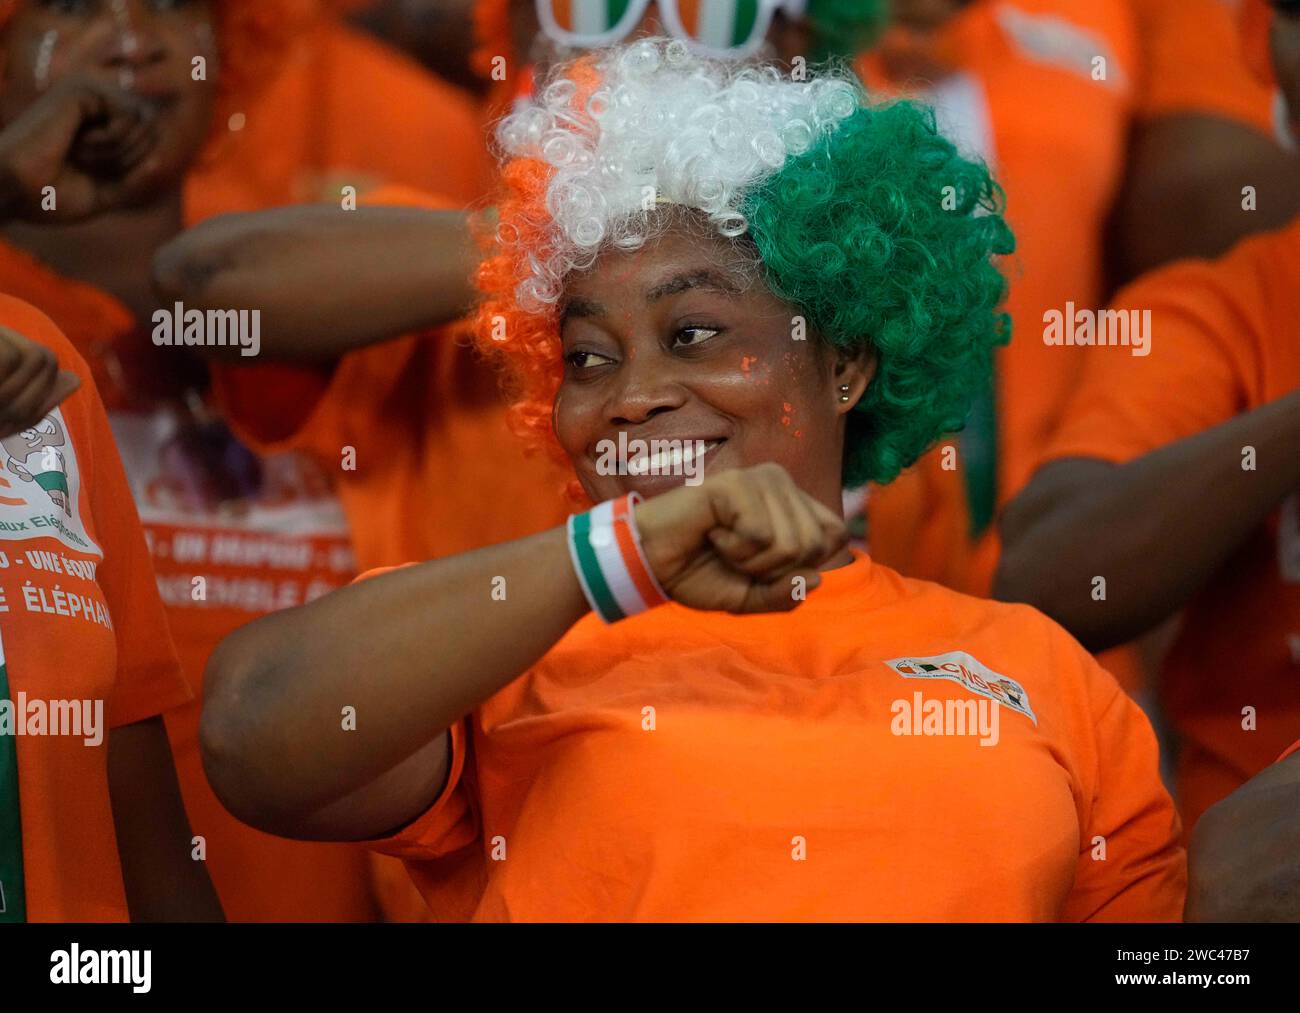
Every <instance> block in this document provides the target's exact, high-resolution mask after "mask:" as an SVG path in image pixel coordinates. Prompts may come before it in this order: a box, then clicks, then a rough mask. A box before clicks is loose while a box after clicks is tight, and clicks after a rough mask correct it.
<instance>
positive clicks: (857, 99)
mask: <svg viewBox="0 0 1300 1013" xmlns="http://www.w3.org/2000/svg"><path fill="white" fill-rule="evenodd" d="M497 139H498V143H499V145H500V147H501V149H502V152H503V154H504V155H505V156H506V159H507V161H506V162H505V166H504V169H503V183H504V187H505V193H504V196H503V198H502V199H501V201H500V203H499V205H498V213H499V219H498V227H497V232H496V244H495V247H494V249H493V250H492V251H491V253H490V255H489V256H488V258H487V259H486V260H485V261H484V263H483V265H482V267H481V268H480V272H479V285H480V287H481V288H482V289H483V291H484V293H485V300H484V302H483V304H482V305H481V307H480V310H479V318H478V328H477V339H478V341H479V344H480V346H481V347H482V348H483V349H484V350H485V351H487V352H489V353H494V354H496V355H499V356H500V357H501V359H502V361H503V362H504V365H505V368H506V375H507V382H508V388H509V390H510V392H511V394H512V395H513V400H514V405H513V408H512V421H513V423H514V425H515V427H516V428H517V430H518V431H520V432H521V434H523V435H524V436H525V437H526V438H527V439H529V441H530V442H532V443H534V444H542V445H545V446H548V447H549V448H550V449H551V451H552V453H553V454H554V455H555V456H556V457H557V458H561V457H562V454H560V453H559V448H558V444H557V443H556V441H555V439H554V436H553V433H552V431H551V407H552V403H553V401H554V398H555V394H556V392H557V390H558V389H559V384H560V380H561V378H562V374H563V363H562V356H561V342H560V334H559V313H558V306H559V303H560V301H561V299H562V296H563V289H564V280H565V277H566V276H567V275H568V273H569V272H570V271H574V270H582V269H584V268H586V267H589V266H590V265H591V264H593V263H594V262H595V260H596V259H597V258H598V257H599V256H600V255H601V253H602V252H604V251H605V250H607V249H610V248H616V249H624V250H628V249H636V248H638V247H640V246H642V245H643V244H645V243H646V242H647V241H648V240H649V239H651V238H653V236H654V235H655V234H656V230H657V229H660V228H663V227H665V226H664V225H663V224H662V223H663V222H665V221H671V220H672V216H664V215H661V214H657V213H656V212H657V210H658V209H659V208H660V207H661V206H663V205H673V206H677V207H684V208H688V209H692V210H694V211H695V212H697V213H698V215H699V216H700V217H701V218H702V219H703V220H705V221H707V222H709V223H711V226H712V228H713V229H714V230H715V231H716V232H717V234H718V235H720V236H722V237H724V238H727V239H730V240H731V241H732V242H733V243H736V244H742V245H743V244H749V247H750V248H751V249H752V250H754V252H755V257H756V259H757V261H758V266H759V268H760V270H761V272H762V276H763V277H764V279H765V281H766V283H767V285H768V286H769V287H770V288H771V290H772V291H773V292H774V293H776V294H777V295H778V296H780V297H781V298H783V299H785V300H786V301H788V302H789V303H791V304H792V305H793V306H794V307H796V309H797V310H798V311H799V312H800V313H801V314H802V315H804V317H805V319H806V321H807V324H808V326H809V328H810V330H812V331H813V332H814V333H815V335H816V337H817V338H818V339H819V340H822V341H825V342H828V343H829V344H831V345H832V346H835V347H837V348H842V349H846V350H854V349H869V350H871V351H873V352H874V354H875V356H876V359H877V369H876V374H875V377H874V378H873V380H872V382H871V384H870V385H869V387H868V389H867V392H866V394H865V395H864V397H863V398H862V400H861V401H860V402H859V404H858V405H856V406H855V407H854V410H853V412H852V413H851V414H850V422H849V427H848V432H847V438H846V443H845V455H844V474H843V477H844V481H845V483H846V484H847V485H849V486H855V485H859V484H862V483H864V482H867V481H875V482H888V481H890V480H892V479H893V478H894V477H895V476H897V474H898V473H899V471H900V470H902V469H903V468H906V467H908V466H909V465H910V464H912V463H913V462H914V461H915V460H916V459H917V458H918V457H919V456H920V455H921V454H922V453H923V452H924V451H925V450H926V449H927V448H928V447H929V446H930V445H931V444H932V443H933V442H934V441H935V440H936V439H938V438H939V437H940V436H941V435H943V434H944V433H947V432H951V431H954V430H956V429H959V428H960V427H961V426H962V424H963V422H964V420H965V418H966V415H967V412H968V411H969V408H970V404H971V401H972V398H973V396H974V394H975V392H976V391H977V390H979V389H980V388H981V386H982V385H984V384H987V383H988V382H989V380H990V376H991V370H992V351H993V348H994V346H996V345H997V344H999V343H1002V342H1005V341H1006V340H1007V339H1008V338H1009V336H1010V329H1009V328H1010V325H1009V321H1008V319H1007V317H1006V315H1005V314H1004V313H1002V312H1000V311H999V304H1000V303H1001V301H1002V300H1003V298H1004V296H1005V294H1006V282H1005V280H1004V278H1003V275H1002V273H1001V272H1000V271H999V269H998V267H997V266H996V264H995V263H994V260H993V258H994V256H995V255H998V254H1006V253H1010V252H1011V251H1012V249H1013V248H1014V240H1013V238H1012V236H1011V232H1010V230H1009V229H1008V228H1007V226H1006V224H1005V222H1004V221H1003V218H1002V216H1001V213H1000V208H1001V203H1002V194H1001V191H1000V189H999V188H998V187H997V185H996V184H995V183H994V181H993V180H992V178H991V177H990V175H989V172H988V170H987V168H986V167H985V166H983V165H982V164H978V163H975V162H971V161H968V160H966V159H964V158H962V157H961V156H960V155H959V154H958V153H957V151H956V149H955V148H954V146H953V145H952V144H951V143H950V142H949V141H948V140H946V139H945V138H944V137H943V136H942V135H940V134H939V133H938V131H937V129H936V127H935V121H934V116H933V113H932V112H931V111H930V110H928V109H926V108H924V107H921V106H918V105H915V104H912V103H908V102H894V103H890V104H883V105H874V104H872V103H871V102H870V101H869V100H868V99H867V97H866V95H865V94H864V92H863V91H862V89H861V86H860V85H859V84H858V82H857V81H856V79H854V78H851V77H850V76H848V75H844V74H840V73H835V72H825V73H821V74H816V75H813V76H811V77H810V78H809V80H807V81H792V80H789V79H787V78H783V77H782V76H781V75H780V72H779V71H777V70H776V69H774V68H771V67H744V66H737V65H735V64H731V63H724V62H720V61H711V60H706V59H703V58H700V57H697V56H694V55H692V54H690V53H689V52H688V51H687V50H686V48H685V46H683V45H681V44H680V43H677V42H666V41H665V40H644V41H641V42H638V43H635V44H633V45H631V46H627V47H622V48H618V49H611V50H607V51H604V52H601V53H597V54H591V55H588V56H586V57H584V58H583V59H581V60H579V61H576V62H575V63H573V64H570V65H568V66H565V67H560V68H557V70H556V71H555V73H554V74H553V75H552V77H551V78H550V80H549V81H548V82H547V84H546V85H545V87H544V88H542V89H541V91H540V95H539V98H538V100H537V101H536V102H535V103H533V104H532V105H531V106H529V107H526V108H524V109H522V110H520V111H519V112H517V113H515V114H513V115H511V116H509V117H507V118H506V119H505V120H504V121H502V123H501V125H500V126H499V128H498V133H497Z"/></svg>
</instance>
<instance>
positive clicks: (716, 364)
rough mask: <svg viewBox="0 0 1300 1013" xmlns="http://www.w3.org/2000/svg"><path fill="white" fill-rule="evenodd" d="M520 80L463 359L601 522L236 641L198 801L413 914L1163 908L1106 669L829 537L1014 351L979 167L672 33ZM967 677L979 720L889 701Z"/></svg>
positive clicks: (1147, 762)
mask: <svg viewBox="0 0 1300 1013" xmlns="http://www.w3.org/2000/svg"><path fill="white" fill-rule="evenodd" d="M540 95H541V97H540V99H539V100H538V102H537V103H536V104H534V105H533V106H531V107H528V108H526V109H524V110H523V111H521V112H520V113H518V114H517V115H514V116H512V117H510V118H509V119H508V120H506V121H505V122H504V123H503V125H502V127H501V129H500V131H499V139H500V142H501V145H502V147H503V148H504V150H505V154H506V155H507V158H508V160H507V163H506V166H505V182H506V186H507V194H506V196H505V197H504V198H503V200H502V202H501V204H500V220H499V229H498V233H497V240H498V242H497V246H496V248H495V250H494V251H493V253H492V255H491V256H490V257H489V258H488V259H487V260H486V261H485V264H484V267H483V271H482V277H481V281H482V284H483V287H484V288H485V290H486V292H487V299H486V301H485V303H484V306H483V309H482V317H481V323H482V324H483V328H482V331H483V333H482V347H483V348H484V349H485V350H486V351H489V352H490V353H492V354H493V355H494V356H497V357H499V358H500V359H501V360H502V361H503V362H504V363H505V364H506V366H507V367H508V378H509V382H510V384H511V386H512V387H513V390H514V392H515V394H516V395H517V396H518V398H519V401H518V404H517V406H516V420H517V422H518V423H519V424H520V428H521V429H522V431H523V432H524V434H525V435H526V436H528V437H529V438H531V439H533V440H534V441H535V442H542V441H544V442H545V443H546V444H547V445H548V446H550V447H551V449H552V450H553V451H554V452H556V453H557V455H560V456H563V457H564V458H565V459H566V460H567V461H568V462H569V464H570V465H571V466H572V469H573V473H574V478H575V484H576V486H577V487H578V488H579V489H580V490H581V495H582V497H584V498H585V499H587V500H589V501H591V502H594V503H596V504H597V505H596V506H595V507H594V508H593V509H591V510H589V511H587V512H584V513H580V514H577V515H574V516H572V517H570V518H569V521H568V523H567V524H566V525H565V526H563V527H557V528H555V529H553V530H551V531H546V532H543V533H542V534H539V535H535V536H533V537H531V538H526V539H522V540H519V541H514V542H507V543H504V544H501V545H497V546H493V547H491V548H487V549H482V550H479V551H476V552H471V553H467V554H463V555H458V556H453V557H450V558H445V559H440V560H436V561H433V562H427V563H420V564H414V565H409V566H406V567H401V568H398V569H396V570H394V571H391V572H380V573H375V574H371V575H369V577H368V579H365V580H362V581H360V582H358V583H357V584H355V585H354V586H352V587H349V588H345V589H343V590H341V591H338V592H336V593H334V594H330V595H326V596H324V597H323V598H320V599H318V600H317V601H314V602H312V603H310V604H308V605H304V606H302V607H301V608H298V609H292V610H289V611H285V612H280V613H276V614H274V615H271V616H267V617H266V618H263V619H260V620H258V621H256V622H254V623H252V624H250V625H248V626H246V627H244V628H242V629H241V630H239V631H237V632H236V633H235V634H233V635H232V636H231V637H229V638H228V639H227V640H226V641H225V642H224V643H223V644H222V646H221V647H220V648H219V649H218V651H217V653H216V654H215V655H214V657H213V660H212V663H211V665H210V668H209V672H208V682H207V692H208V695H207V699H206V701H205V706H204V715H203V729H202V738H203V747H204V756H205V762H206V764H207V769H208V772H209V775H210V777H211V780H212V783H213V786H214V788H215V789H216V791H217V793H218V794H219V795H220V796H221V797H222V799H223V800H224V801H225V803H226V804H227V805H228V806H229V807H230V808H231V810H232V811H233V812H234V813H235V814H236V815H237V816H239V817H240V818H241V819H243V820H245V821H247V822H249V823H251V824H254V825H256V826H260V827H263V828H265V829H267V830H269V831H271V832H273V833H280V834H285V835H288V836H297V837H306V838H322V839H342V840H359V839H367V838H368V839H370V840H371V843H372V845H373V846H374V847H375V848H377V849H379V850H381V851H384V852H387V853H390V854H395V855H398V856H400V857H402V858H403V859H405V860H406V863H407V868H408V869H409V871H410V873H411V875H412V877H413V879H414V881H415V882H416V884H417V886H419V888H420V889H421V891H422V893H423V895H424V896H425V898H426V900H427V901H428V903H429V905H430V908H431V909H432V911H433V913H434V915H435V917H438V918H442V919H454V918H473V919H478V920H501V919H541V920H554V919H570V920H623V919H649V920H667V919H679V920H720V919H721V920H751V919H752V920H785V919H796V920H828V919H881V920H894V919H907V920H930V919H934V920H944V919H947V920H963V919H979V920H1028V919H1038V920H1052V919H1079V920H1083V919H1105V918H1111V919H1131V920H1141V919H1164V918H1168V919H1173V918H1176V917H1177V916H1178V914H1179V912H1180V911H1181V905H1182V894H1183V889H1184V881H1185V875H1184V863H1183V856H1182V852H1181V851H1180V850H1179V848H1178V846H1177V843H1176V840H1177V824H1176V818H1175V817H1174V815H1173V807H1172V804H1171V802H1170V800H1169V798H1168V796H1167V795H1166V794H1165V792H1164V789H1163V788H1162V787H1161V785H1160V780H1159V775H1158V773H1157V767H1156V748H1155V740H1154V736H1153V735H1152V733H1151V729H1150V727H1149V725H1148V724H1147V722H1146V720H1145V718H1144V717H1143V716H1142V714H1141V711H1139V710H1138V708H1137V707H1136V705H1135V704H1133V703H1132V702H1131V701H1130V700H1129V699H1128V697H1127V696H1126V695H1125V694H1124V693H1123V692H1122V691H1121V690H1120V688H1119V686H1118V685H1117V684H1116V683H1115V681H1114V680H1113V679H1112V678H1110V676H1108V675H1107V674H1106V673H1105V672H1103V671H1102V670H1101V669H1099V668H1098V667H1097V666H1096V664H1095V662H1094V661H1093V660H1092V659H1091V658H1090V657H1089V656H1088V655H1087V654H1086V653H1085V652H1084V651H1083V650H1082V649H1081V648H1080V647H1079V646H1078V645H1077V644H1075V643H1074V642H1073V641H1071V640H1070V638H1069V637H1068V636H1067V635H1066V634H1065V633H1064V632H1063V631H1061V630H1060V629H1059V628H1057V627H1056V626H1054V625H1053V624H1051V623H1050V622H1049V621H1047V620H1046V619H1044V618H1043V617H1042V616H1040V615H1038V614H1037V613H1034V612H1032V611H1031V610H1027V609H1021V608H1016V607H1007V606H1003V605H999V604H995V603H991V602H985V601H979V600H976V599H972V598H966V597H964V596H962V595H958V594H956V593H954V592H951V591H948V590H945V589H943V588H940V587H938V586H935V585H930V584H925V583H923V582H919V581H911V580H906V579H904V578H902V577H900V576H898V575H897V574H895V573H892V572H891V571H889V570H887V569H885V568H884V567H881V566H878V565H876V564H873V563H872V562H871V561H870V560H869V559H868V558H867V557H866V556H864V555H862V554H861V553H858V552H855V551H853V550H851V549H850V548H849V547H848V546H847V536H846V532H845V530H844V523H843V519H842V516H841V513H840V502H841V499H840V497H841V490H842V486H843V482H844V480H845V479H846V478H847V479H848V480H850V481H860V480H864V479H868V478H873V479H878V480H887V479H889V478H890V477H892V476H893V475H894V474H896V473H897V471H898V470H899V469H900V468H903V467H906V466H907V465H908V464H909V463H911V461H913V460H915V458H916V456H917V455H918V454H920V453H921V452H922V451H923V450H924V449H925V447H926V445H927V444H928V443H929V442H930V441H932V440H933V439H934V438H935V437H936V436H938V435H939V434H940V433H941V432H942V431H944V429H945V428H950V427H952V426H955V425H958V424H960V422H961V421H962V417H963V415H964V412H965V410H966V403H967V401H968V399H969V395H970V390H971V386H972V384H973V383H974V382H976V380H977V378H978V377H979V376H981V375H984V374H986V373H987V371H988V368H989V355H990V352H991V350H992V348H993V347H994V345H996V344H997V342H998V341H1000V340H1002V339H1003V338H1004V337H1005V333H1004V327H1003V323H1002V319H1001V316H1000V314H999V313H998V311H997V303H998V301H999V299H1000V298H1001V296H1002V293H1003V283H1002V281H1001V278H1000V276H999V274H998V272H997V270H996V268H995V267H994V265H993V263H992V262H991V258H992V257H993V256H994V255H995V254H996V253H998V252H1000V251H1005V250H1009V249H1010V246H1011V238H1010V235H1009V233H1008V231H1007V228H1006V226H1005V224H1004V223H1003V222H1002V220H1001V217H1000V216H999V214H998V211H997V200H996V196H997V191H996V188H995V187H994V185H993V183H992V181H991V180H990V178H989V176H988V173H987V171H986V170H985V169H984V168H983V167H982V166H978V165H975V164H972V163H970V162H967V161H964V160H963V159H962V158H960V157H959V156H958V155H957V153H956V152H955V151H954V149H953V147H952V145H951V144H949V143H948V142H947V141H946V140H944V139H943V138H942V137H940V136H939V135H938V134H937V132H936V131H935V127H934V121H933V117H932V115H931V114H930V113H929V112H928V111H927V110H923V109H921V108H919V107H916V106H912V105H908V104H897V105H891V106H880V107H878V106H873V105H872V104H870V103H869V102H868V101H867V99H866V97H865V96H864V95H863V94H862V92H861V91H860V89H859V88H858V87H857V86H856V85H855V84H853V83H852V82H850V81H848V80H845V79H842V78H839V77H836V76H834V75H830V76H822V77H815V78H813V79H812V80H809V81H792V80H789V79H785V78H782V77H781V76H780V75H779V74H778V73H777V72H775V71H773V70H770V69H759V68H752V67H751V68H748V69H742V68H739V67H737V66H735V65H734V64H724V63H720V62H712V61H709V60H706V59H703V58H700V57H696V56H692V55H691V54H690V53H688V52H687V51H686V49H685V48H684V47H683V46H682V45H681V44H678V43H670V42H666V41H662V40H652V41H647V42H641V43H637V44H634V45H633V46H631V47H628V48H625V49H611V50H607V51H604V52H600V53H597V54H595V55H593V56H590V57H587V58H585V59H584V60H582V61H579V62H577V63H575V64H571V65H568V66H565V67H562V68H560V69H559V71H558V72H557V73H556V74H555V75H554V76H553V77H552V78H551V79H550V81H549V82H548V83H547V84H546V86H545V87H544V88H543V90H542V91H541V92H540ZM633 441H640V442H641V443H643V444H644V445H645V446H646V447H647V448H649V449H647V450H645V451H643V452H642V453H641V454H640V455H634V456H633V458H632V459H631V460H624V461H622V462H621V464H622V465H623V466H620V467H615V468H612V469H611V468H609V467H607V466H606V462H605V460H604V455H603V453H602V448H603V447H607V446H609V445H610V444H611V443H612V444H613V445H615V446H625V447H631V446H632V443H633ZM656 447H657V448H658V449H655V448H656ZM676 448H680V450H678V449H676ZM647 455H648V456H647ZM701 461H702V462H703V469H704V475H703V480H702V481H701V482H698V483H695V484H693V483H692V482H690V481H683V478H686V479H689V478H690V477H691V476H690V474H689V473H688V466H689V470H694V469H695V467H696V466H697V465H698V464H699V463H700V462H701ZM674 463H676V464H677V465H678V468H677V472H678V473H677V474H675V475H674V474H671V472H672V471H673V468H672V467H671V465H673V464H674ZM663 464H668V465H670V467H669V468H667V469H665V468H663V467H661V465H663ZM634 465H635V466H634ZM665 471H668V472H669V474H664V472H665ZM726 613H730V614H726ZM602 620H603V622H602ZM358 673H364V677H363V678H358ZM915 680H922V681H920V682H918V681H915ZM973 701H978V702H979V704H980V705H982V706H983V707H984V708H985V710H986V711H987V709H988V708H989V707H992V708H994V713H997V709H998V708H1005V709H1006V714H1005V715H1004V716H1003V718H1001V719H997V718H994V717H992V716H990V718H989V721H988V722H984V723H983V724H982V725H981V723H980V722H966V721H961V722H951V725H952V727H951V728H949V727H946V726H945V725H944V723H943V722H938V723H937V724H936V725H935V727H933V728H932V727H931V724H932V723H931V722H930V721H929V720H928V718H927V720H926V721H925V722H923V724H924V727H923V728H922V729H921V730H922V732H923V734H913V732H912V731H911V730H910V729H911V723H908V724H907V726H906V727H905V726H904V725H903V724H902V723H900V722H899V721H898V720H897V719H896V718H897V714H898V713H899V712H900V709H902V708H903V707H910V706H915V708H916V710H917V712H918V713H924V714H926V715H929V714H931V713H965V712H967V711H973V710H975V709H976V708H973V707H968V706H966V705H967V704H970V703H972V702H973ZM341 713H342V714H354V715H356V716H357V721H356V722H355V723H352V724H345V725H344V727H347V728H348V729H349V730H348V733H347V734H346V735H340V734H339V728H340V714H341ZM994 721H996V724H994V723H993V722H994ZM990 728H996V736H993V735H991V734H989V729H990ZM994 738H996V742H994ZM994 745H995V746H996V748H984V747H985V746H994ZM1008 786H1014V790H1009V789H1008ZM1099 842H1100V843H1099ZM1098 847H1100V848H1101V849H1102V855H1103V857H1107V856H1108V860H1107V861H1098V860H1097V849H1098ZM507 859H508V860H507Z"/></svg>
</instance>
